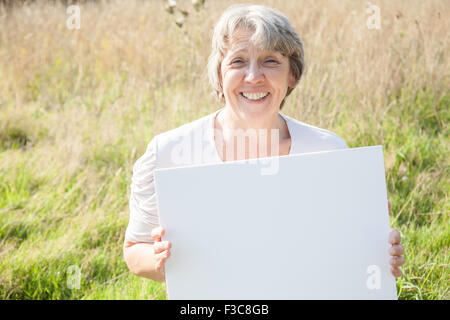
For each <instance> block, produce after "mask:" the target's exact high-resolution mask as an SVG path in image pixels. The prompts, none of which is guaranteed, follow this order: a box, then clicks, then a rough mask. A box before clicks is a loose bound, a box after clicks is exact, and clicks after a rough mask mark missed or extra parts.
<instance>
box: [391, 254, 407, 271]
mask: <svg viewBox="0 0 450 320" xmlns="http://www.w3.org/2000/svg"><path fill="white" fill-rule="evenodd" d="M404 263H405V258H403V257H402V256H394V257H392V258H391V259H390V260H389V264H390V265H391V266H393V267H397V268H398V267H400V266H401V265H403V264H404Z"/></svg>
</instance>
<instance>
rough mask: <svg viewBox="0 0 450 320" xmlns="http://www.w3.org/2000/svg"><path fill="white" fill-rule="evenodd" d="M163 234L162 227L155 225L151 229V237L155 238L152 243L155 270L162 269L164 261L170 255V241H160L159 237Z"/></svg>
mask: <svg viewBox="0 0 450 320" xmlns="http://www.w3.org/2000/svg"><path fill="white" fill-rule="evenodd" d="M163 235H164V229H163V228H162V227H157V228H155V229H153V230H152V238H153V240H155V243H154V244H153V250H154V253H155V257H156V264H155V270H156V271H163V270H162V269H163V268H164V262H166V259H167V258H168V257H169V256H170V248H171V246H172V245H171V243H170V242H169V241H161V237H162V236H163Z"/></svg>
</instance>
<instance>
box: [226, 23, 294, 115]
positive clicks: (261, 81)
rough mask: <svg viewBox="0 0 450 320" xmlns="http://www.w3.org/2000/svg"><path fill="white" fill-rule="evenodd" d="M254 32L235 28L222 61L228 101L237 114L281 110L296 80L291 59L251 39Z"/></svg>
mask: <svg viewBox="0 0 450 320" xmlns="http://www.w3.org/2000/svg"><path fill="white" fill-rule="evenodd" d="M252 34H253V32H252V31H247V30H242V29H238V30H236V32H235V33H234V34H233V37H232V39H231V44H230V47H229V48H228V50H227V52H226V54H225V56H224V59H223V61H222V63H221V68H220V70H221V83H222V88H223V93H224V96H225V101H226V104H227V106H228V107H231V108H232V109H233V110H234V111H235V112H236V113H238V114H246V115H263V114H267V113H278V111H279V108H280V104H281V102H282V101H283V99H284V97H285V96H286V92H287V89H288V87H292V86H293V85H294V84H295V78H294V77H293V76H292V74H291V72H290V66H289V59H288V58H287V57H285V56H283V55H282V54H281V53H280V52H275V51H274V52H272V51H264V50H261V49H260V48H259V47H258V46H255V45H254V44H253V43H251V42H250V37H251V36H252Z"/></svg>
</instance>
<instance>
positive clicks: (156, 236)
mask: <svg viewBox="0 0 450 320" xmlns="http://www.w3.org/2000/svg"><path fill="white" fill-rule="evenodd" d="M163 235H164V228H163V227H156V228H154V229H153V230H152V233H151V236H152V239H153V240H155V241H161V237H162V236H163Z"/></svg>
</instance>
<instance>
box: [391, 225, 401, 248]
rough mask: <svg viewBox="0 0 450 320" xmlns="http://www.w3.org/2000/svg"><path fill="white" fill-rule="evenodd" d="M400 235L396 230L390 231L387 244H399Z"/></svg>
mask: <svg viewBox="0 0 450 320" xmlns="http://www.w3.org/2000/svg"><path fill="white" fill-rule="evenodd" d="M401 238H402V237H401V235H400V232H398V231H397V230H396V229H391V232H389V243H390V244H392V245H394V244H400V241H401Z"/></svg>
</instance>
